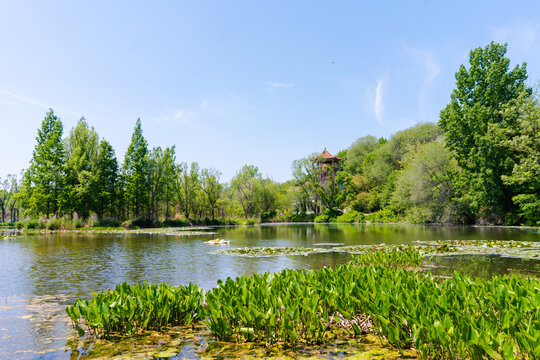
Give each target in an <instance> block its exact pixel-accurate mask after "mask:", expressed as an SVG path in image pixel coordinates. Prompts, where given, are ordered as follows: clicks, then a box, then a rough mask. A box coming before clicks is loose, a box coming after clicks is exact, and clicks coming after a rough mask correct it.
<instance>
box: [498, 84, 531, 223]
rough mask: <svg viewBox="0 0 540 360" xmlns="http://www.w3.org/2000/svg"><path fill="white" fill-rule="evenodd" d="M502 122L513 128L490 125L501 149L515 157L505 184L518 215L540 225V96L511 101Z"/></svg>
mask: <svg viewBox="0 0 540 360" xmlns="http://www.w3.org/2000/svg"><path fill="white" fill-rule="evenodd" d="M501 114H502V117H503V123H510V122H515V125H514V126H507V127H501V126H498V124H490V129H489V133H490V134H491V135H492V136H493V137H494V138H495V139H499V142H500V144H501V146H502V147H504V148H505V149H506V150H507V152H508V153H510V154H512V160H513V166H512V171H511V173H510V174H508V175H502V180H503V183H504V184H505V185H506V186H509V187H511V188H512V189H513V193H514V194H516V195H514V197H513V198H512V200H513V201H514V203H515V204H516V205H517V206H518V208H519V215H520V216H521V217H522V219H523V220H524V221H523V222H524V223H525V224H527V225H540V103H539V100H538V96H535V97H534V98H531V97H530V96H529V95H528V93H521V94H520V96H519V97H518V98H517V99H515V100H512V101H510V102H509V103H508V104H507V105H505V106H504V107H503V109H502V111H501Z"/></svg>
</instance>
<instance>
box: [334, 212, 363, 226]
mask: <svg viewBox="0 0 540 360" xmlns="http://www.w3.org/2000/svg"><path fill="white" fill-rule="evenodd" d="M363 221H364V214H362V213H360V212H358V211H354V210H350V211H348V212H346V213H344V214H342V215H340V216H338V217H337V218H336V219H335V221H334V222H337V223H359V222H363Z"/></svg>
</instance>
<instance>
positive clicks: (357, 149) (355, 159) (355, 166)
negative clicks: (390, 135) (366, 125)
mask: <svg viewBox="0 0 540 360" xmlns="http://www.w3.org/2000/svg"><path fill="white" fill-rule="evenodd" d="M377 145H378V140H377V138H376V137H375V136H371V135H368V136H364V137H361V138H359V139H357V140H356V141H355V142H353V143H352V144H351V146H350V147H349V149H348V150H347V156H346V157H345V159H344V161H343V162H344V165H343V167H344V168H345V170H346V171H347V172H348V173H350V174H358V173H360V172H362V164H363V162H364V159H365V158H366V156H367V155H368V154H369V153H371V152H373V150H375V148H376V147H377Z"/></svg>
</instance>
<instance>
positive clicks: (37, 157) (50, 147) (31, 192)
mask: <svg viewBox="0 0 540 360" xmlns="http://www.w3.org/2000/svg"><path fill="white" fill-rule="evenodd" d="M62 132H63V125H62V122H61V121H60V119H59V118H58V117H57V116H56V115H55V114H54V111H53V110H52V109H49V111H48V112H47V115H46V116H45V119H43V122H42V123H41V128H40V129H38V135H37V137H36V141H37V144H36V146H35V148H34V152H33V154H32V159H31V160H30V167H29V168H28V170H27V171H26V174H25V186H24V187H25V191H26V194H25V195H26V198H27V199H26V200H27V203H28V205H29V209H30V211H31V213H33V214H34V215H45V216H46V217H47V218H49V216H50V215H51V214H54V215H58V209H59V198H60V194H61V193H62V188H63V182H64V159H65V156H64V154H65V152H64V143H63V141H62Z"/></svg>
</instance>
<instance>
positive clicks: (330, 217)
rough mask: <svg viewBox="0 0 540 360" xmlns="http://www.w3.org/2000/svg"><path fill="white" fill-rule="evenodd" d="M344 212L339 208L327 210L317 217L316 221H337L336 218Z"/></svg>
mask: <svg viewBox="0 0 540 360" xmlns="http://www.w3.org/2000/svg"><path fill="white" fill-rule="evenodd" d="M342 214H343V213H342V212H341V211H339V210H325V211H323V213H322V214H320V215H319V216H317V217H315V219H314V221H315V222H316V223H328V222H335V221H336V219H337V218H338V217H339V216H341V215H342Z"/></svg>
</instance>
